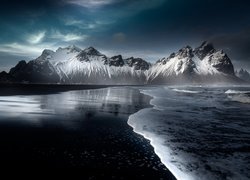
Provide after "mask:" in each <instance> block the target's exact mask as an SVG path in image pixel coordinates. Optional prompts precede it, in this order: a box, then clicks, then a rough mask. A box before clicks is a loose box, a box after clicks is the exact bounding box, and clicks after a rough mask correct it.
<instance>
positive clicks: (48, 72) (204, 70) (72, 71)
mask: <svg viewBox="0 0 250 180" xmlns="http://www.w3.org/2000/svg"><path fill="white" fill-rule="evenodd" d="M6 77H7V76H6V74H5V79H6ZM9 77H13V78H14V79H15V81H18V82H30V83H77V84H78V83H81V84H166V83H207V82H236V81H239V79H238V78H237V77H236V76H235V74H234V67H233V64H232V62H231V60H230V59H229V57H228V56H227V55H226V54H225V53H224V52H223V51H222V50H220V51H217V50H216V49H215V48H214V47H213V45H212V44H210V43H207V42H204V43H202V44H201V46H199V47H198V48H195V49H192V48H191V47H190V46H186V47H184V48H182V49H180V50H179V51H178V52H176V53H172V54H171V55H170V56H169V57H167V58H162V59H160V60H158V61H157V62H156V63H155V64H153V65H151V64H150V63H148V62H146V61H145V60H143V59H141V58H134V57H131V58H123V57H122V55H117V56H113V57H107V56H106V55H104V54H102V53H101V52H99V51H98V50H96V49H95V48H93V47H89V48H86V49H83V50H82V49H80V48H78V47H76V46H68V47H66V48H58V49H57V50H56V51H52V50H48V49H45V50H44V51H43V52H42V54H41V55H40V56H39V57H38V58H36V59H34V60H31V61H29V62H27V63H26V62H25V61H20V62H19V63H18V64H17V65H16V66H15V67H14V68H12V69H11V70H10V72H9Z"/></svg>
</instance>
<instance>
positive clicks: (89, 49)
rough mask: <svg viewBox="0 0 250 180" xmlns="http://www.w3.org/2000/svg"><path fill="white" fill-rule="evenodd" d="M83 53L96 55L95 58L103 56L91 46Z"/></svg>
mask: <svg viewBox="0 0 250 180" xmlns="http://www.w3.org/2000/svg"><path fill="white" fill-rule="evenodd" d="M83 52H85V53H86V54H88V55H95V56H101V55H102V54H101V53H100V52H99V51H98V50H96V49H95V48H94V47H92V46H90V47H88V48H86V49H84V50H83Z"/></svg>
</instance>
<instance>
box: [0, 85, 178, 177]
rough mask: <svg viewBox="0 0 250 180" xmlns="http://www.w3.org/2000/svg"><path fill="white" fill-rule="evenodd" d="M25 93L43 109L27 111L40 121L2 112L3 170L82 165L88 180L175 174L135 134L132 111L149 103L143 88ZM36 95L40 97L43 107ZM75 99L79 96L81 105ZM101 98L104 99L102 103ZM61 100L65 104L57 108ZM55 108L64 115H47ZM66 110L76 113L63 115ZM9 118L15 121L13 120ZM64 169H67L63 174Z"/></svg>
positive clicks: (83, 175)
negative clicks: (33, 94) (39, 93)
mask: <svg viewBox="0 0 250 180" xmlns="http://www.w3.org/2000/svg"><path fill="white" fill-rule="evenodd" d="M82 93H83V94H82ZM17 97H19V96H17ZM21 97H22V98H25V97H28V98H31V99H30V100H32V102H33V105H34V106H35V107H36V108H37V107H38V108H39V109H40V108H43V109H42V110H43V111H42V112H39V113H37V114H30V113H29V112H27V113H28V116H29V117H31V118H30V119H34V120H36V121H38V122H34V123H35V124H34V123H33V122H29V121H24V120H23V119H22V118H24V119H27V118H26V116H23V117H20V116H16V117H14V119H13V118H11V117H9V119H6V116H5V117H4V116H3V115H8V112H5V113H1V115H2V116H1V117H0V120H1V121H0V143H1V144H2V145H3V148H1V150H0V152H1V153H0V154H1V155H0V159H1V167H3V166H4V168H3V169H8V170H9V169H13V170H15V169H44V170H45V171H44V174H47V172H49V171H50V170H51V169H56V170H57V169H68V170H77V174H78V172H79V170H81V171H82V172H83V173H82V174H81V175H80V176H81V177H83V178H89V179H91V178H93V179H104V178H105V177H106V178H108V177H109V178H111V179H112V178H113V179H144V178H151V179H166V180H172V179H175V178H174V177H173V175H172V174H171V173H170V172H169V171H168V169H166V167H165V166H164V165H163V164H162V163H161V162H160V159H159V157H158V156H157V155H156V154H155V153H154V151H153V147H152V146H151V145H150V144H149V141H148V140H146V139H145V138H143V137H141V136H140V135H138V134H136V133H134V132H133V130H132V128H131V127H130V126H129V125H128V124H127V120H128V117H129V115H131V114H133V113H134V112H137V111H138V110H140V109H142V108H145V107H148V104H147V103H148V102H149V98H148V96H147V97H146V96H145V95H143V94H141V93H140V92H139V90H138V89H135V88H126V87H124V88H120V87H116V88H104V89H96V90H86V91H69V92H63V93H59V94H50V95H39V96H37V95H36V96H28V95H25V96H23V95H22V96H21ZM38 97H39V99H40V98H41V102H40V100H39V99H38ZM43 97H44V98H43ZM72 97H74V98H73V99H72ZM68 98H70V99H68ZM79 98H82V99H80V100H79ZM85 98H89V99H90V100H91V101H89V100H88V99H86V101H84V103H82V100H84V99H85ZM92 98H94V102H92V101H93V99H92ZM116 98H118V99H116ZM119 98H122V99H119ZM34 100H36V101H37V100H39V102H38V104H39V106H37V105H36V103H37V102H36V101H34ZM58 100H60V102H58ZM69 100H70V101H69ZM72 100H74V101H77V102H76V105H74V101H72ZM95 100H96V102H95ZM123 100H124V101H123ZM5 101H6V100H5ZM28 102H29V101H28ZM28 102H27V103H28ZM65 102H69V103H70V106H68V104H67V103H66V104H65ZM99 102H102V103H104V104H100V105H99ZM10 103H12V102H10ZM13 103H16V102H13ZM44 103H45V104H44ZM53 103H56V104H53ZM72 103H73V104H72ZM86 103H87V104H86ZM88 103H89V104H88ZM119 103H120V104H119ZM58 104H61V106H59V107H57V106H56V105H58ZM33 105H32V106H33ZM93 105H94V106H93ZM10 106H11V107H12V104H10ZM72 106H75V107H72ZM17 107H18V106H16V108H17ZM55 107H57V109H56V111H57V112H61V113H62V114H56V116H52V117H50V114H48V113H47V114H43V113H44V112H46V111H45V110H46V109H50V110H51V108H55ZM61 108H66V110H64V109H61ZM67 108H70V111H69V112H67V110H68V109H67ZM93 108H94V109H93ZM7 110H8V109H7ZM52 110H53V109H52ZM15 111H16V109H15ZM64 113H67V114H71V116H69V117H67V116H64ZM72 113H73V114H72ZM62 115H63V116H62ZM37 116H38V117H37ZM40 116H41V117H40ZM62 118H65V119H62ZM10 120H14V121H11V123H10ZM62 122H63V123H64V124H62ZM65 173H67V174H68V171H67V172H66V171H65V172H62V173H61V174H62V175H59V176H63V174H65ZM78 175H79V174H78ZM73 176H74V177H75V175H73ZM77 177H78V176H77Z"/></svg>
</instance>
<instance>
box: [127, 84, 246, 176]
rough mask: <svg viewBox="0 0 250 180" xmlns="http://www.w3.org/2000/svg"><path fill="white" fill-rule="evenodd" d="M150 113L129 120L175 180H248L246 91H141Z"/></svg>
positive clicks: (200, 89) (236, 88)
mask: <svg viewBox="0 0 250 180" xmlns="http://www.w3.org/2000/svg"><path fill="white" fill-rule="evenodd" d="M141 92H142V93H143V94H147V95H150V96H152V97H153V99H152V100H151V104H152V105H153V107H152V108H146V109H143V110H140V111H139V112H137V113H135V114H133V115H131V116H130V118H129V121H128V123H129V124H130V125H131V126H132V127H133V128H134V131H135V132H137V133H139V134H141V135H143V136H144V137H146V138H147V139H149V140H150V141H151V144H152V145H153V146H154V148H155V152H156V153H157V154H158V156H159V157H160V159H161V161H162V162H163V163H164V164H165V165H166V166H167V168H168V169H170V171H171V172H172V173H173V174H174V175H175V177H176V178H177V179H180V180H182V179H185V180H188V179H204V180H207V179H250V168H249V167H250V104H249V103H250V94H249V92H250V88H249V87H167V86H155V87H145V88H141Z"/></svg>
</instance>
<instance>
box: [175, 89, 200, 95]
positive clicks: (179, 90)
mask: <svg viewBox="0 0 250 180" xmlns="http://www.w3.org/2000/svg"><path fill="white" fill-rule="evenodd" d="M172 90H173V91H175V92H182V93H191V94H197V93H201V91H191V90H187V89H172Z"/></svg>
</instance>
